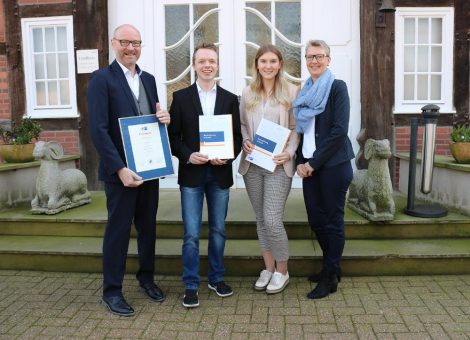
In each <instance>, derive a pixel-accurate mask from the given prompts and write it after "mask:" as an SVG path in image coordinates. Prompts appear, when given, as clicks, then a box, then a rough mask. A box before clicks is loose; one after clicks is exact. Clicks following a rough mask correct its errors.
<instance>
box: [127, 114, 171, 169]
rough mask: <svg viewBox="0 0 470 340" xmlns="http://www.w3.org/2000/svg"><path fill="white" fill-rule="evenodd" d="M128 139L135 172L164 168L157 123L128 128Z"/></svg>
mask: <svg viewBox="0 0 470 340" xmlns="http://www.w3.org/2000/svg"><path fill="white" fill-rule="evenodd" d="M129 138H130V141H131V146H132V151H133V155H134V162H135V168H136V171H137V172H143V171H149V170H153V169H158V168H164V167H166V162H165V156H164V154H163V152H162V150H163V146H162V142H161V140H162V139H161V136H160V129H159V127H158V123H148V124H139V125H131V126H129Z"/></svg>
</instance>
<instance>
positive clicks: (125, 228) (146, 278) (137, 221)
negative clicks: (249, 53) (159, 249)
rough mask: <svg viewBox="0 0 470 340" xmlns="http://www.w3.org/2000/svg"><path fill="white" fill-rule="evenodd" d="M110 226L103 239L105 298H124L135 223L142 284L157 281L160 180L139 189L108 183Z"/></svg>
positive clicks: (106, 189)
mask: <svg viewBox="0 0 470 340" xmlns="http://www.w3.org/2000/svg"><path fill="white" fill-rule="evenodd" d="M104 190H105V193H106V206H107V209H108V223H107V224H106V231H105V234H104V239H103V296H115V295H122V281H123V279H124V273H125V271H126V258H127V251H128V248H129V239H130V234H131V224H132V222H134V225H135V227H136V229H137V250H138V252H139V270H138V272H137V275H136V276H137V280H138V281H139V282H140V284H145V283H150V282H153V274H154V271H155V240H156V215H157V209H158V180H153V181H148V182H144V183H143V184H142V185H140V186H139V187H137V188H126V187H124V186H123V185H122V184H121V183H111V182H105V185H104Z"/></svg>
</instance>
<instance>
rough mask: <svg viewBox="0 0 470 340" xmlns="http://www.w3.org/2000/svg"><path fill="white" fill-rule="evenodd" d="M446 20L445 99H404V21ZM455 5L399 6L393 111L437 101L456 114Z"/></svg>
mask: <svg viewBox="0 0 470 340" xmlns="http://www.w3.org/2000/svg"><path fill="white" fill-rule="evenodd" d="M407 17H408V18H409V17H411V18H417V17H418V18H419V17H422V18H440V19H442V79H441V100H415V101H409V100H404V99H403V98H404V77H403V73H404V23H405V18H407ZM453 56H454V8H453V7H397V8H396V12H395V107H394V110H393V113H396V114H403V113H410V114H412V113H414V114H415V113H419V112H421V107H423V106H424V105H426V104H436V105H438V106H439V107H440V112H441V113H455V112H456V111H455V108H454V105H453V100H452V97H453V75H454V58H453Z"/></svg>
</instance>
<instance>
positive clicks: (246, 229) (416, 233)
mask: <svg viewBox="0 0 470 340" xmlns="http://www.w3.org/2000/svg"><path fill="white" fill-rule="evenodd" d="M105 223H106V222H105V221H91V220H88V221H76V220H74V221H61V220H31V219H30V220H10V221H5V220H0V235H5V236H6V235H10V236H13V235H17V236H28V235H29V236H71V237H73V236H82V237H102V236H103V234H104V229H105ZM284 225H285V228H286V231H287V235H288V236H289V239H292V240H294V239H310V238H311V237H312V233H311V231H310V227H309V226H308V224H307V223H306V222H304V223H301V222H291V221H286V222H285V223H284ZM345 232H346V238H348V239H414V238H434V239H441V238H470V222H465V221H452V220H440V219H431V220H425V221H422V222H420V223H414V222H411V221H392V222H390V223H387V224H383V223H382V224H380V223H367V222H365V223H362V224H360V223H353V222H350V221H346V226H345ZM207 234H208V226H207V222H203V227H202V229H201V238H207ZM226 234H227V238H228V239H246V240H250V239H251V240H253V239H257V234H256V224H255V223H254V222H235V221H227V223H226ZM131 235H132V237H135V236H136V231H135V228H132V232H131ZM182 235H183V225H182V222H181V221H179V222H175V221H158V222H157V237H158V238H162V239H171V238H182Z"/></svg>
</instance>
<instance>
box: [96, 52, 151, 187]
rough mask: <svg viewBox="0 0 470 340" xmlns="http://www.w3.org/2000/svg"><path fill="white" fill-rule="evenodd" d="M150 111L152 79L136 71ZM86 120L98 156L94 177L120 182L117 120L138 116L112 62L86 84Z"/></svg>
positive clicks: (121, 158)
mask: <svg viewBox="0 0 470 340" xmlns="http://www.w3.org/2000/svg"><path fill="white" fill-rule="evenodd" d="M137 72H138V73H139V75H140V79H141V80H142V84H143V85H144V88H145V92H146V94H147V98H148V99H149V104H150V108H151V109H152V110H153V113H155V111H156V103H157V102H158V95H157V85H156V83H155V77H154V76H152V75H151V74H149V73H147V72H144V71H141V70H140V69H139V68H138V67H137ZM87 100H88V118H89V123H90V131H91V138H92V140H93V144H94V145H95V148H96V150H97V152H98V154H99V156H100V164H99V169H98V177H99V179H100V180H102V181H110V182H120V180H119V178H118V176H117V173H116V171H117V170H119V169H121V168H123V167H125V166H126V158H125V156H124V149H123V146H122V139H121V132H120V130H119V121H118V118H121V117H130V116H136V115H138V114H139V111H138V109H137V106H136V104H135V100H134V97H133V95H132V91H131V89H130V87H129V84H128V83H127V80H126V77H125V76H124V73H123V72H122V69H121V67H120V66H119V64H118V63H117V61H116V60H114V61H113V63H112V64H111V65H109V66H108V67H105V68H102V69H99V70H97V71H95V72H93V74H92V75H91V79H90V82H89V84H88V95H87Z"/></svg>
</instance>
